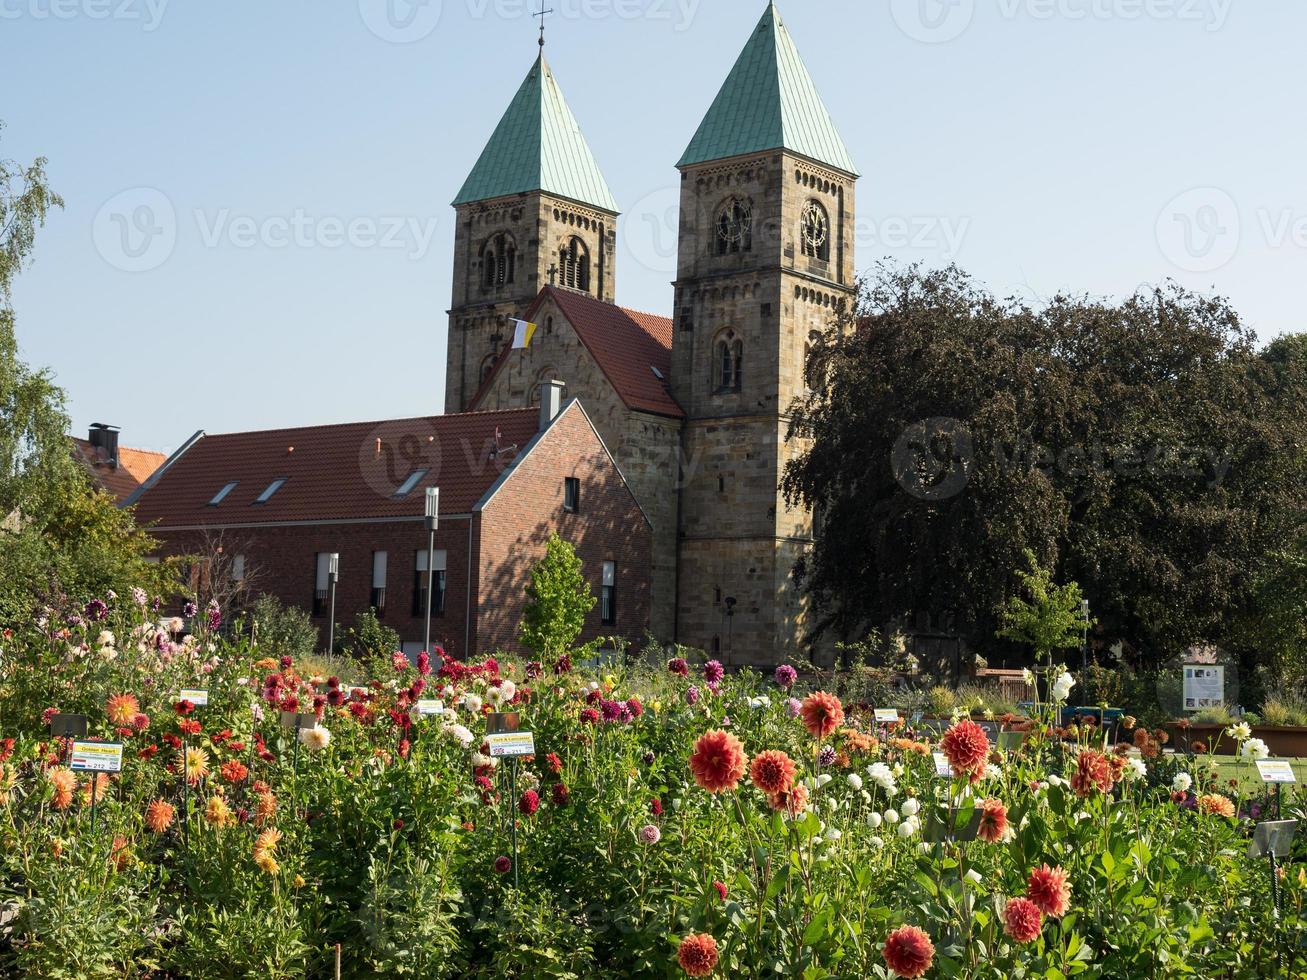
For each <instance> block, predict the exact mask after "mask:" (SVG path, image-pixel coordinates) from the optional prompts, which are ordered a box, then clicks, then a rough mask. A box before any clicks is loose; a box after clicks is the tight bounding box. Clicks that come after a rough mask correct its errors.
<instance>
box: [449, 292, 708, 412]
mask: <svg viewBox="0 0 1307 980" xmlns="http://www.w3.org/2000/svg"><path fill="white" fill-rule="evenodd" d="M549 299H552V300H553V301H554V303H555V304H556V305H557V306H558V308H559V310H560V311H561V312H562V314H563V316H564V317H566V318H567V322H568V323H570V324H571V325H572V327H573V329H575V330H576V333H577V336H579V337H580V338H581V343H583V344H584V345H585V347H586V350H588V351H589V352H590V356H591V357H593V358H594V359H595V363H597V364H598V365H599V369H600V370H601V371H603V372H604V376H605V377H607V378H608V381H609V383H610V384H612V386H613V388H614V389H615V390H616V391H617V394H618V396H619V397H620V398H621V399H622V401H623V403H624V404H625V405H626V406H627V407H628V408H633V409H635V410H636V411H640V412H650V413H652V414H654V415H666V416H669V417H671V418H678V419H679V418H684V417H685V411H684V410H683V409H682V408H681V406H680V405H679V404H677V402H676V399H675V398H673V397H672V393H671V391H670V390H669V385H670V384H671V378H672V321H671V320H669V319H668V318H667V317H662V316H655V315H654V314H652V313H640V312H638V311H636V310H628V309H625V308H624V307H621V306H614V305H613V304H612V303H605V302H603V301H602V300H597V299H595V298H594V297H593V296H587V295H585V294H583V293H574V292H569V291H568V290H565V289H559V288H557V287H555V286H546V287H545V288H544V289H542V290H541V291H540V295H539V296H537V297H536V299H535V302H534V303H532V304H531V308H530V309H529V310H527V312H526V317H527V319H533V318H534V317H535V316H536V314H537V313H538V312H539V310H540V307H541V306H542V305H543V304H544V302H545V300H549ZM512 353H513V352H512V350H511V349H509V350H506V351H504V352H503V353H502V354H500V356H499V359H498V360H497V361H496V362H495V367H494V370H493V371H492V372H491V374H490V376H489V377H488V378H487V379H486V382H485V384H483V385H482V386H481V390H480V391H478V392H477V394H476V395H475V397H474V398H473V399H472V407H473V408H475V407H476V406H477V405H478V404H479V403H480V401H481V399H482V398H483V397H484V396H485V394H486V392H488V391H489V390H490V388H491V387H492V385H493V383H494V380H495V378H496V377H497V376H498V375H499V372H500V370H501V369H502V368H503V366H504V365H505V364H506V363H507V362H508V359H509V358H510V357H511V356H512ZM655 368H656V369H657V370H658V372H659V373H660V374H661V375H662V379H661V380H660V379H659V377H658V375H656V374H654V369H655Z"/></svg>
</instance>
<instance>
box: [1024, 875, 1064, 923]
mask: <svg viewBox="0 0 1307 980" xmlns="http://www.w3.org/2000/svg"><path fill="white" fill-rule="evenodd" d="M1027 894H1028V895H1029V896H1030V900H1031V901H1032V902H1034V903H1035V905H1036V906H1038V908H1039V911H1041V912H1043V913H1044V914H1045V915H1051V916H1052V917H1053V918H1055V919H1058V918H1061V917H1062V916H1064V915H1066V912H1067V909H1069V908H1070V907H1071V886H1070V884H1068V883H1067V873H1066V872H1065V871H1063V870H1062V869H1061V868H1060V867H1059V868H1050V867H1049V866H1048V865H1047V864H1045V865H1044V866H1043V867H1039V868H1035V870H1034V871H1032V872H1030V882H1029V886H1028V888H1027Z"/></svg>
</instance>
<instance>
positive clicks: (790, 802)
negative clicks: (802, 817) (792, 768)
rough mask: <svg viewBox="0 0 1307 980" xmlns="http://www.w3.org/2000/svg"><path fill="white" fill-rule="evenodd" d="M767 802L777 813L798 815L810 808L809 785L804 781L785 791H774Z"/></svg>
mask: <svg viewBox="0 0 1307 980" xmlns="http://www.w3.org/2000/svg"><path fill="white" fill-rule="evenodd" d="M767 802H768V803H769V804H770V805H771V808H772V809H773V810H775V811H776V812H777V813H785V814H788V815H789V816H791V817H797V816H798V815H799V814H800V813H802V812H803V811H804V810H806V809H808V787H806V786H804V785H803V783H795V784H794V785H793V786H791V787H790V788H789V789H788V790H786V791H785V792H784V793H773V794H772V795H771V796H769V797H767Z"/></svg>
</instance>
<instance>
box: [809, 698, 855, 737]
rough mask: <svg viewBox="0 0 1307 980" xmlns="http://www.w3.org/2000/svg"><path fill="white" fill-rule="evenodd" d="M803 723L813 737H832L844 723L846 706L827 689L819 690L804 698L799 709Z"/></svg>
mask: <svg viewBox="0 0 1307 980" xmlns="http://www.w3.org/2000/svg"><path fill="white" fill-rule="evenodd" d="M799 714H800V716H801V717H802V718H803V725H804V727H805V728H807V729H808V732H809V734H811V735H812V737H813V738H817V739H823V738H830V737H831V736H832V735H834V734H835V730H836V729H837V728H839V727H840V725H842V724H844V706H843V705H842V704H840V699H839V698H837V697H836V696H835V695H833V694H829V693H827V692H826V691H817V692H815V693H813V694H809V695H808V696H807V697H806V698H804V699H803V704H802V706H801V707H800V709H799Z"/></svg>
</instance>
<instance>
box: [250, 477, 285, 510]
mask: <svg viewBox="0 0 1307 980" xmlns="http://www.w3.org/2000/svg"><path fill="white" fill-rule="evenodd" d="M285 485H286V478H285V477H284V476H281V477H278V478H277V479H275V480H273V481H272V482H271V483H269V484H268V488H267V489H266V490H264V491H263V493H261V494H259V497H258V499H257V500H255V501H254V502H255V503H256V504H266V503H267V502H268V501H269V500H271V499H272V495H273V494H274V493H276V492H277V491H278V490H280V489H281V488H282V487H284V486H285Z"/></svg>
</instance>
